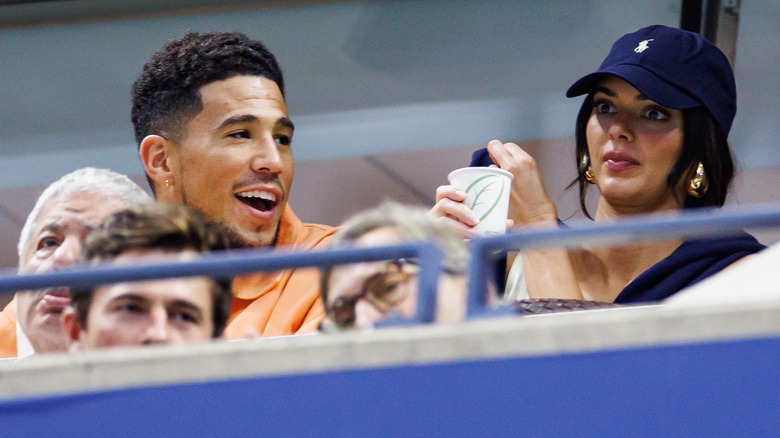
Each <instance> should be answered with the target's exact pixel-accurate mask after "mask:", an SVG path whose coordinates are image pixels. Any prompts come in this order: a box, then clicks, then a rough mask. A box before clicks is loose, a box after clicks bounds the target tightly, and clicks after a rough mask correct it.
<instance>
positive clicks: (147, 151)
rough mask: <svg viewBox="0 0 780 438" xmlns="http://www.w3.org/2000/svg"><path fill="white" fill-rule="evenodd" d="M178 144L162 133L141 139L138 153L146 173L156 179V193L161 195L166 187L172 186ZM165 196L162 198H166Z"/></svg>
mask: <svg viewBox="0 0 780 438" xmlns="http://www.w3.org/2000/svg"><path fill="white" fill-rule="evenodd" d="M175 148H176V145H175V144H173V142H172V141H170V140H168V139H167V138H165V137H162V136H160V135H147V136H146V137H144V139H143V140H141V145H140V146H139V147H138V155H139V156H140V157H141V164H143V166H144V170H145V171H146V175H147V176H148V177H149V178H150V179H151V180H152V181H154V185H155V188H154V193H155V195H157V196H158V197H159V195H160V194H161V193H164V192H165V191H166V190H165V188H170V187H171V186H172V185H173V184H174V183H175V182H174V180H173V170H172V169H173V168H174V166H173V164H174V162H175V160H176V151H175ZM165 198H166V197H165V196H163V199H161V200H170V199H165Z"/></svg>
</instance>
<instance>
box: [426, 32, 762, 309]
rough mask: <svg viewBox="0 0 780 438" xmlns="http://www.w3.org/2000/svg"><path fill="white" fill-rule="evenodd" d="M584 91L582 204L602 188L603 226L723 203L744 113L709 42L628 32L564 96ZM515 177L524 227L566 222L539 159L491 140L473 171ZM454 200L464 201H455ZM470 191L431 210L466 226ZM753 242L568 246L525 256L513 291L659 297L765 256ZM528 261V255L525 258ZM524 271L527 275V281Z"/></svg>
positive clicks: (515, 212) (440, 198)
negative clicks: (494, 168)
mask: <svg viewBox="0 0 780 438" xmlns="http://www.w3.org/2000/svg"><path fill="white" fill-rule="evenodd" d="M581 95H586V97H585V101H584V103H583V105H582V108H581V109H580V111H579V115H578V116H577V122H576V134H575V136H576V154H575V158H576V163H577V168H578V176H577V179H576V180H575V181H574V182H573V183H572V185H578V186H579V189H580V206H581V208H582V210H583V212H584V213H585V214H586V215H587V216H588V217H591V215H590V213H589V212H588V211H587V209H586V206H585V193H586V191H587V189H588V187H590V186H595V188H596V189H597V190H598V191H599V194H600V196H599V200H598V207H597V209H596V212H595V216H594V218H595V220H596V221H610V220H613V219H615V218H618V217H625V216H630V215H635V214H648V213H659V212H666V211H674V210H681V209H684V208H692V207H711V206H714V207H720V206H722V205H723V203H724V202H725V200H726V195H727V192H728V188H729V185H730V183H731V180H732V178H733V174H734V163H733V160H732V157H731V151H730V149H729V146H728V142H727V140H726V138H727V136H728V132H729V130H730V129H731V123H732V121H733V119H734V115H735V113H736V88H735V84H734V75H733V73H732V70H731V66H730V65H729V62H728V60H727V59H726V57H725V56H724V55H723V53H722V52H721V51H720V50H719V49H718V48H717V47H715V46H714V45H713V44H711V43H710V42H709V41H707V40H706V39H704V38H703V37H701V36H700V35H698V34H696V33H692V32H687V31H684V30H680V29H675V28H671V27H666V26H660V25H656V26H650V27H645V28H642V29H639V30H638V31H636V32H633V33H630V34H627V35H624V36H623V37H621V38H620V39H619V40H617V42H615V44H614V45H613V46H612V49H611V50H610V52H609V54H608V55H607V57H606V59H605V60H604V62H603V63H602V64H601V66H600V67H599V69H598V70H597V71H595V72H593V73H590V74H588V75H585V76H583V77H582V78H580V79H579V80H577V81H576V82H575V83H574V85H572V86H571V87H570V88H569V90H568V91H567V92H566V96H567V97H576V96H581ZM493 163H495V164H496V165H498V166H499V167H501V168H502V169H506V170H509V171H510V172H512V173H513V174H514V181H513V189H512V198H511V204H512V205H511V206H510V219H512V220H513V221H514V222H515V226H517V227H523V226H532V225H537V226H539V225H541V226H544V225H547V226H550V227H554V226H558V216H557V210H556V207H555V204H554V203H553V202H552V199H551V198H550V196H549V195H548V194H547V192H546V190H545V188H544V184H543V182H542V179H541V177H540V175H539V173H538V171H537V169H536V164H535V162H534V160H533V158H531V156H530V155H528V154H527V153H526V152H525V151H523V150H522V149H521V148H520V147H519V146H517V145H516V144H513V143H501V142H500V141H497V140H494V141H492V142H490V143H489V144H488V147H487V149H483V150H481V151H477V152H476V153H475V154H474V160H473V161H472V165H490V164H493ZM453 201H455V202H453ZM459 201H462V198H461V194H458V193H456V190H455V189H454V188H452V187H450V186H443V187H440V188H439V190H438V191H437V203H436V205H435V206H434V208H433V210H432V211H433V212H435V213H437V214H439V215H441V216H446V217H449V218H451V219H454V220H455V221H457V222H458V224H457V225H456V226H458V227H459V228H460V229H461V230H464V229H465V227H467V226H471V225H474V223H473V222H472V221H470V220H469V215H468V213H469V212H468V209H467V208H465V206H464V205H463V204H461V203H460V202H459ZM763 248H764V246H763V245H761V244H760V243H758V242H757V241H756V240H755V239H754V238H753V237H752V236H750V235H748V234H742V235H740V236H737V237H729V238H709V239H694V240H687V241H681V240H675V241H658V242H642V243H636V244H631V245H627V246H622V247H604V248H602V247H594V248H582V249H580V250H571V251H526V252H523V253H522V258H521V257H518V258H517V259H518V261H517V262H516V263H515V266H513V267H512V269H511V270H510V274H509V280H508V284H507V291H506V296H510V297H513V298H516V299H521V298H525V296H524V293H523V292H519V291H524V290H525V288H526V286H527V293H528V295H529V296H530V297H531V298H572V299H585V300H595V301H606V302H616V303H632V302H648V301H657V300H661V299H663V298H666V297H668V296H669V295H672V294H674V293H676V292H677V291H679V290H681V289H683V288H684V287H686V286H688V285H690V284H693V283H695V282H697V281H699V280H701V279H703V278H706V277H708V276H710V275H712V274H714V273H716V272H718V271H719V270H721V269H723V268H725V267H726V266H728V265H729V264H731V263H733V262H734V261H736V260H738V259H740V258H742V257H744V256H745V255H748V254H751V253H754V252H756V251H759V250H761V249H763ZM519 260H522V262H520V261H519ZM520 271H523V272H522V273H523V275H524V277H525V278H524V279H523V278H522V277H523V275H519V273H520Z"/></svg>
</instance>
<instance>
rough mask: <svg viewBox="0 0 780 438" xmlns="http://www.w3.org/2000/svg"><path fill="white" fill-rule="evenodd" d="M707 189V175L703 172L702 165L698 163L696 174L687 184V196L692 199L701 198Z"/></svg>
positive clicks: (708, 184) (708, 185)
mask: <svg viewBox="0 0 780 438" xmlns="http://www.w3.org/2000/svg"><path fill="white" fill-rule="evenodd" d="M709 187H710V183H709V181H708V180H707V173H706V172H704V163H702V162H701V161H699V165H698V166H697V167H696V172H695V173H694V174H693V176H692V177H691V182H690V184H688V194H689V195H691V196H693V197H694V198H701V197H702V196H704V194H705V193H707V189H708V188H709Z"/></svg>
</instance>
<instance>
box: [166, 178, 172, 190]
mask: <svg viewBox="0 0 780 438" xmlns="http://www.w3.org/2000/svg"><path fill="white" fill-rule="evenodd" d="M170 186H171V181H170V180H167V179H166V180H165V188H169V187H170Z"/></svg>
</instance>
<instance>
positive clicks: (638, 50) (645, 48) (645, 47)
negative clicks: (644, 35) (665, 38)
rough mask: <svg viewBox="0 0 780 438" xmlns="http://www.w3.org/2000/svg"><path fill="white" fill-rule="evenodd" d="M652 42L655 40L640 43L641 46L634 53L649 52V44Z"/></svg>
mask: <svg viewBox="0 0 780 438" xmlns="http://www.w3.org/2000/svg"><path fill="white" fill-rule="evenodd" d="M650 41H653V40H652V39H649V40H644V41H640V42H639V45H638V46H636V49H634V51H635V52H636V53H642V52H644V51H645V50H647V48H648V47H650V46H648V44H650Z"/></svg>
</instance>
